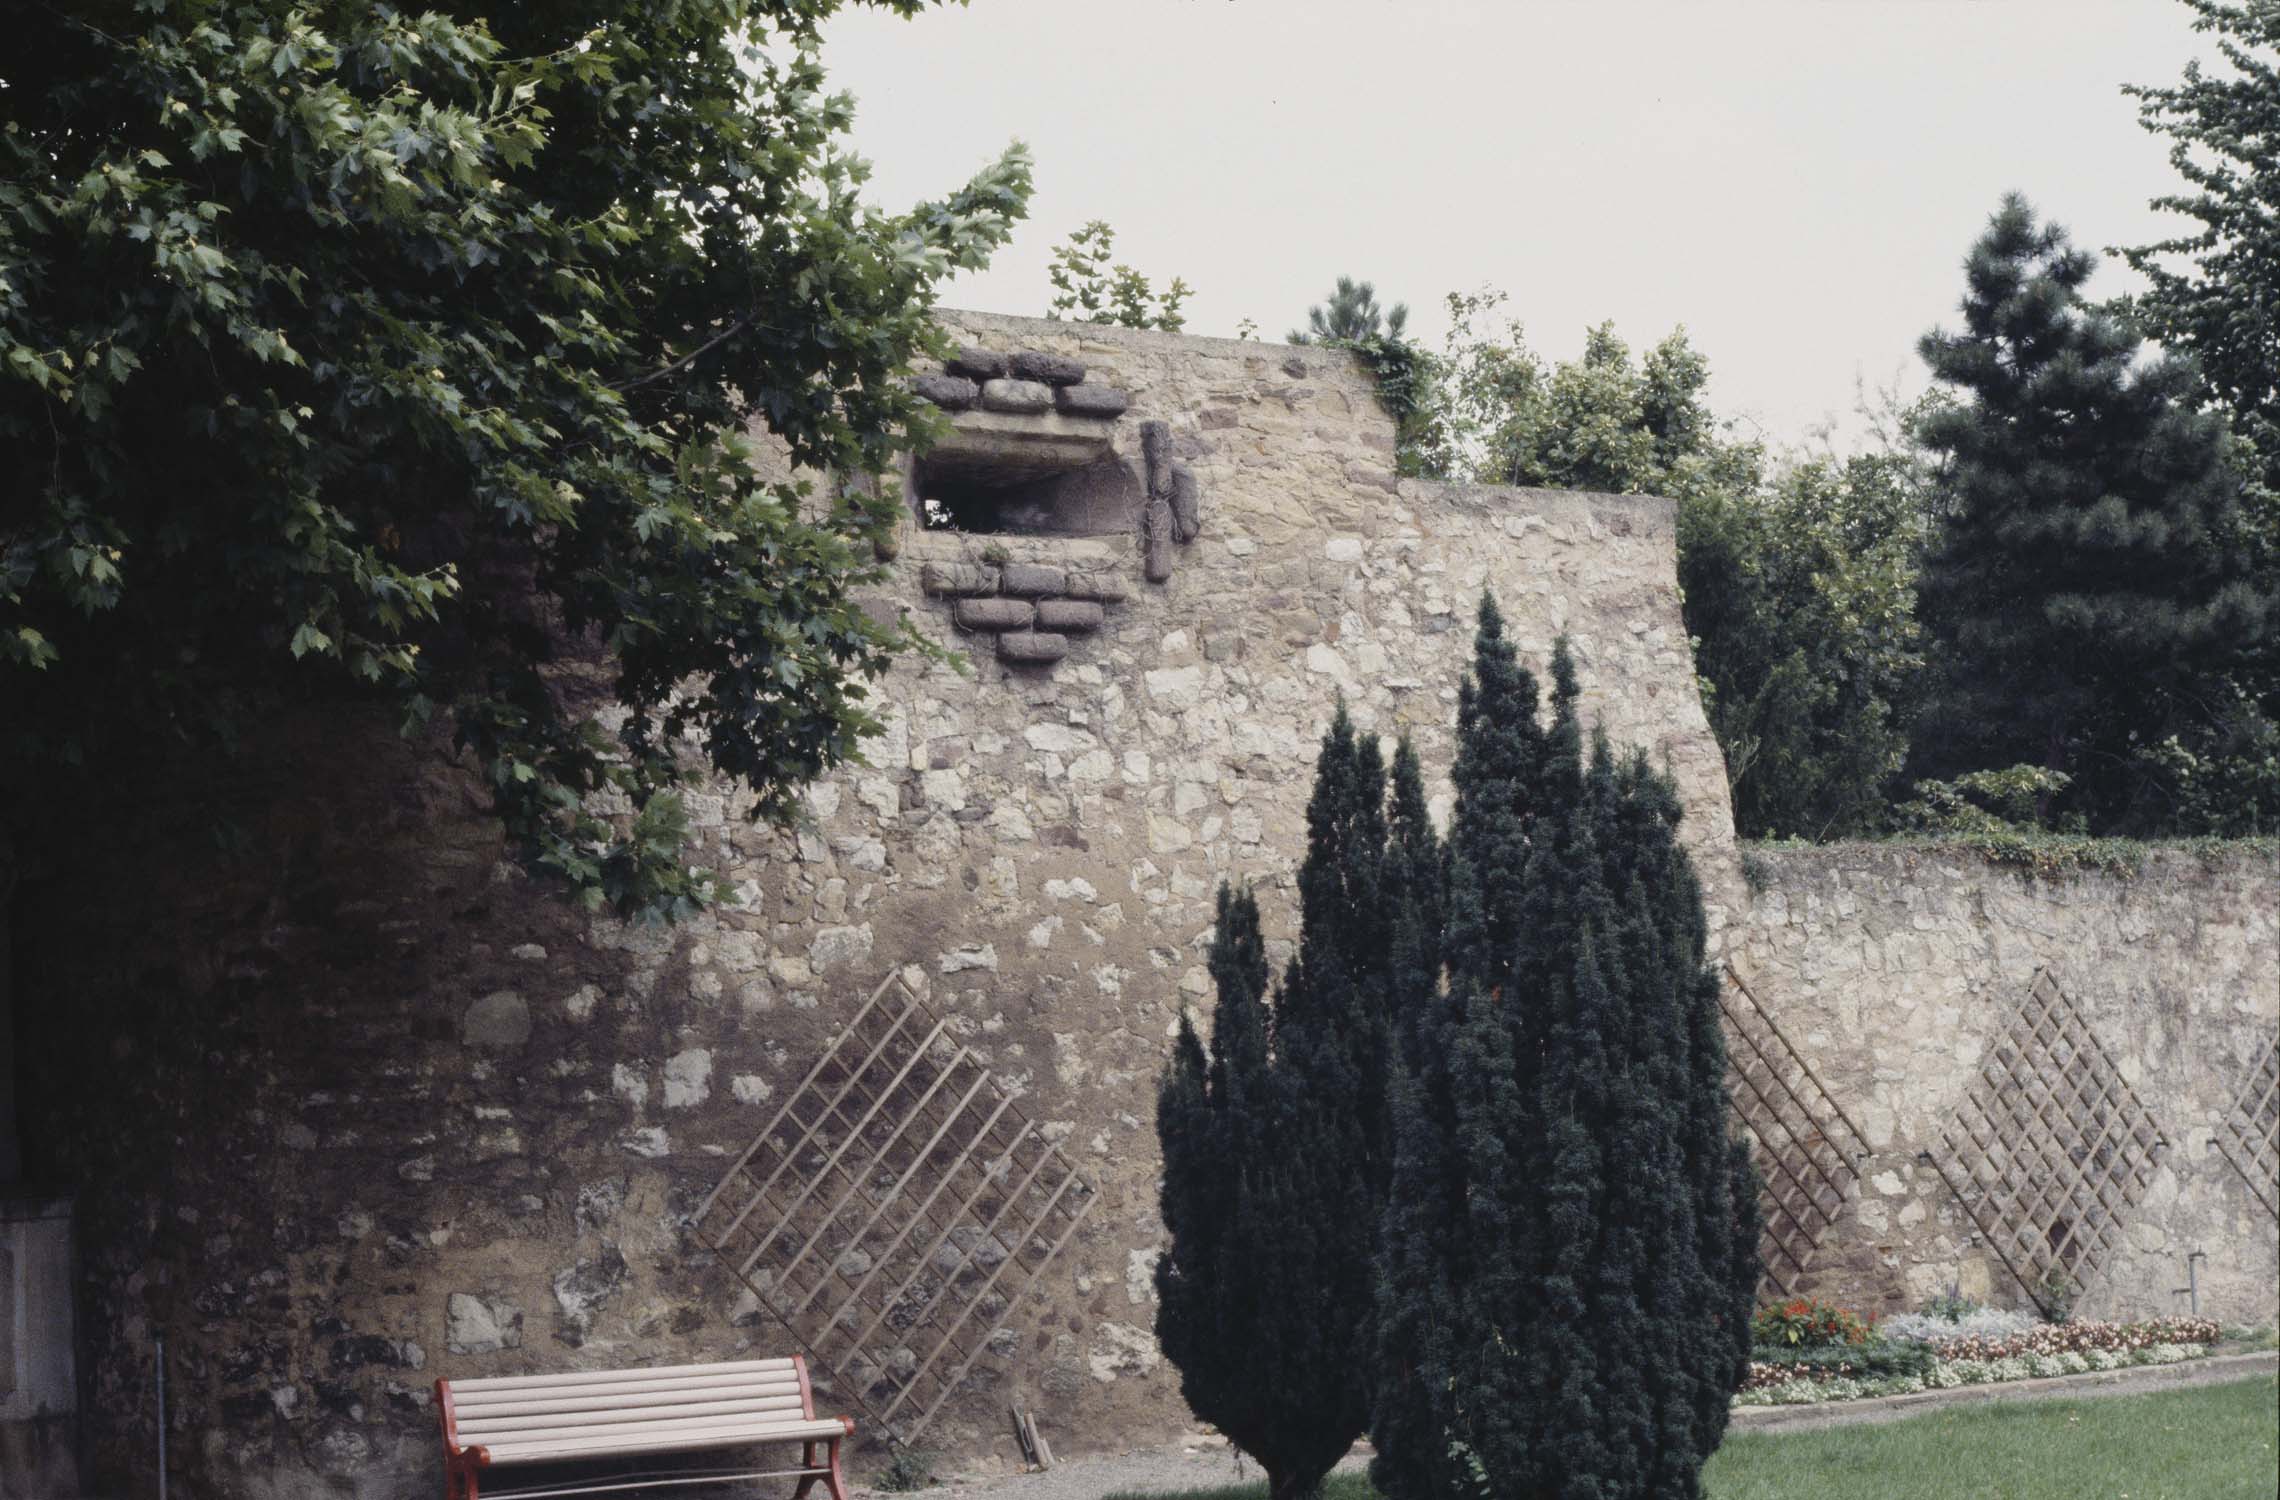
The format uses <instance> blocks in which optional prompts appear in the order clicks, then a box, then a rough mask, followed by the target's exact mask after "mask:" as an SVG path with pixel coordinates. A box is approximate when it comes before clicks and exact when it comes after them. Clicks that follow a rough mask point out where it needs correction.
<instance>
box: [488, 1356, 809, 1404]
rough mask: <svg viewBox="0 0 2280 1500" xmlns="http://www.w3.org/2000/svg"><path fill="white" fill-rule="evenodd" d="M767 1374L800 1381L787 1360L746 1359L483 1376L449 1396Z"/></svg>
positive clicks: (793, 1366) (790, 1362)
mask: <svg viewBox="0 0 2280 1500" xmlns="http://www.w3.org/2000/svg"><path fill="white" fill-rule="evenodd" d="M768 1374H773V1375H776V1376H779V1377H781V1378H784V1379H788V1380H794V1381H796V1380H798V1379H799V1371H798V1368H797V1367H796V1366H795V1365H794V1364H793V1363H792V1361H791V1360H790V1359H746V1360H730V1361H728V1362H725V1363H722V1364H713V1365H658V1366H656V1367H654V1368H652V1369H646V1370H573V1371H571V1372H569V1373H568V1374H564V1375H485V1376H482V1377H479V1378H477V1379H474V1380H454V1381H453V1382H451V1392H452V1395H453V1396H454V1397H459V1396H463V1395H482V1394H483V1393H485V1392H487V1391H499V1390H508V1389H529V1390H556V1389H559V1388H561V1387H563V1386H571V1385H595V1384H600V1383H607V1382H610V1381H627V1380H670V1379H673V1378H675V1377H681V1378H689V1377H699V1378H702V1377H710V1378H713V1379H719V1378H720V1377H722V1376H726V1375H768Z"/></svg>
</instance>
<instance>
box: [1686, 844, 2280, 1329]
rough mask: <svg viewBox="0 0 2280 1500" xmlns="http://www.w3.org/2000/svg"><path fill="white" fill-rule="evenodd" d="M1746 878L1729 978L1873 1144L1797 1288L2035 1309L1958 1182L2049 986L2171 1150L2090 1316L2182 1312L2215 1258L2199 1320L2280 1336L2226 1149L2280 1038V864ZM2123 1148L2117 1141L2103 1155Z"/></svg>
mask: <svg viewBox="0 0 2280 1500" xmlns="http://www.w3.org/2000/svg"><path fill="white" fill-rule="evenodd" d="M1747 867H1748V870H1749V873H1750V876H1751V878H1752V883H1753V884H1754V885H1755V887H1756V891H1755V899H1754V901H1753V903H1752V907H1751V912H1750V916H1749V918H1748V920H1747V921H1746V922H1744V923H1742V924H1740V925H1739V926H1738V927H1737V928H1736V929H1734V930H1733V931H1731V932H1729V934H1728V935H1727V936H1728V942H1727V949H1726V956H1727V959H1728V960H1729V961H1730V962H1731V964H1732V965H1733V968H1734V971H1735V972H1736V973H1737V974H1738V975H1739V976H1740V977H1741V979H1742V981H1743V982H1744V983H1745V984H1746V985H1747V986H1748V987H1749V989H1750V991H1751V992H1752V993H1753V994H1754V995H1755V996H1756V997H1757V999H1758V1001H1759V1003H1760V1004H1761V1005H1762V1006H1763V1008H1764V1011H1765V1013H1766V1014H1767V1015H1769V1016H1770V1017H1771V1018H1772V1020H1773V1022H1774V1023H1775V1024H1776V1025H1777V1026H1778V1027H1779V1029H1780V1030H1781V1032H1782V1033H1783V1034H1784V1035H1785V1036H1786V1037H1787V1038H1788V1040H1789V1041H1790V1042H1791V1043H1792V1044H1793V1045H1794V1047H1795V1048H1796V1050H1797V1052H1798V1053H1799V1054H1800V1055H1801V1057H1802V1059H1803V1060H1804V1062H1805V1064H1806V1065H1807V1066H1809V1067H1810V1069H1811V1070H1812V1072H1813V1073H1814V1074H1816V1075H1817V1076H1818V1078H1819V1080H1820V1082H1821V1083H1822V1084H1823V1085H1825V1087H1826V1089H1827V1094H1828V1098H1829V1099H1830V1100H1831V1101H1833V1103H1834V1105H1835V1106H1836V1108H1837V1109H1838V1110H1839V1111H1841V1112H1842V1114H1843V1116H1844V1117H1846V1119H1847V1120H1849V1121H1850V1123H1851V1124H1852V1125H1853V1126H1855V1127H1857V1129H1858V1131H1859V1132H1860V1134H1861V1136H1862V1137H1863V1138H1864V1139H1865V1145H1866V1147H1867V1154H1866V1157H1865V1159H1864V1160H1861V1161H1860V1162H1859V1164H1858V1173H1859V1182H1858V1185H1857V1187H1855V1188H1854V1190H1853V1192H1852V1194H1851V1197H1850V1199H1849V1201H1848V1202H1847V1203H1846V1205H1845V1206H1844V1208H1843V1209H1842V1210H1841V1211H1840V1212H1839V1213H1838V1215H1837V1217H1836V1221H1835V1223H1834V1224H1833V1225H1831V1226H1830V1227H1829V1229H1828V1231H1827V1233H1826V1234H1825V1235H1824V1236H1823V1237H1822V1239H1821V1242H1820V1244H1819V1246H1818V1248H1817V1250H1816V1251H1815V1253H1814V1254H1813V1255H1812V1256H1811V1257H1810V1266H1809V1269H1808V1272H1807V1274H1806V1275H1805V1276H1804V1277H1803V1278H1802V1280H1801V1285H1802V1287H1803V1288H1805V1289H1810V1290H1813V1291H1816V1292H1818V1293H1820V1294H1822V1295H1827V1296H1831V1297H1835V1298H1837V1299H1839V1300H1843V1301H1847V1302H1851V1303H1855V1304H1858V1305H1863V1306H1867V1307H1884V1308H1892V1307H1900V1306H1913V1305H1914V1304H1916V1303H1918V1302H1920V1301H1921V1300H1922V1299H1923V1298H1925V1297H1928V1296H1931V1295H1934V1294H1936V1293H1939V1292H1941V1291H1944V1290H1945V1289H1946V1288H1947V1287H1948V1286H1950V1285H1951V1284H1956V1285H1960V1286H1961V1288H1962V1290H1963V1291H1964V1292H1965V1293H1966V1294H1968V1295H1971V1296H1974V1297H1978V1298H1982V1299H1988V1298H1992V1299H1993V1300H1995V1301H1998V1302H2002V1303H2005V1304H2009V1305H2014V1306H2020V1305H2025V1304H2026V1302H2027V1297H2028V1290H2027V1288H2025V1287H2023V1286H2021V1285H2020V1284H2019V1283H2018V1281H2017V1279H2016V1278H2014V1277H2013V1275H2012V1274H2011V1272H2010V1271H2009V1270H2008V1269H2007V1268H2006V1266H2005V1264H2004V1262H2003V1259H2002V1258H2001V1257H2000V1256H1999V1255H1997V1254H1996V1253H1995V1250H1994V1247H1993V1246H1992V1245H1991V1244H1990V1243H1989V1242H1988V1239H1987V1236H1986V1235H1984V1234H1983V1233H1982V1232H1981V1231H1980V1229H1979V1227H1978V1226H1977V1225H1976V1224H1975V1223H1974V1222H1973V1220H1972V1218H1971V1216H1970V1215H1969V1214H1968V1213H1967V1212H1966V1211H1965V1208H1964V1205H1963V1203H1962V1201H1961V1200H1960V1199H1959V1198H1958V1196H1957V1194H1956V1192H1955V1191H1953V1190H1952V1189H1951V1186H1950V1182H1949V1178H1954V1179H1956V1180H1957V1181H1958V1182H1964V1181H1966V1180H1967V1179H1966V1176H1965V1174H1966V1172H1967V1169H1968V1160H1967V1159H1968V1157H1969V1156H1970V1155H1971V1151H1972V1148H1971V1147H1970V1145H1969V1143H1968V1140H1967V1136H1966V1132H1964V1131H1963V1130H1962V1129H1960V1128H1959V1121H1961V1120H1964V1119H1966V1118H1976V1116H1974V1115H1972V1113H1971V1109H1972V1105H1971V1100H1972V1096H1973V1093H1974V1090H1980V1091H1982V1097H1985V1094H1984V1091H1985V1090H1986V1089H1987V1087H1988V1085H1987V1084H1986V1083H1985V1082H1984V1081H1983V1079H1984V1076H1985V1075H1986V1074H1988V1073H1989V1072H1990V1071H1991V1068H1990V1063H1991V1060H1992V1059H1993V1058H1994V1055H1995V1054H1997V1053H1998V1052H1999V1051H2001V1050H2002V1049H2004V1048H2005V1047H2006V1046H2007V1045H2009V1043H2010V1039H2011V1038H2012V1037H2013V1036H2014V1031H2013V1028H2014V1027H2015V1025H2016V1024H2017V1021H2018V1017H2019V1014H2020V1011H2021V1008H2022V1006H2024V1005H2026V1004H2027V1002H2028V992H2029V989H2030V986H2031V985H2032V984H2033V983H2034V982H2035V980H2036V977H2037V975H2038V974H2040V975H2045V976H2047V978H2048V980H2049V981H2050V982H2051V983H2052V984H2053V985H2054V986H2055V989H2056V991H2057V992H2058V993H2059V994H2061V995H2062V996H2063V997H2064V999H2063V1003H2064V1005H2065V1006H2067V1007H2070V1008H2071V1010H2072V1013H2073V1016H2074V1017H2075V1019H2076V1020H2077V1021H2078V1022H2079V1025H2080V1028H2081V1029H2082V1030H2083V1031H2084V1032H2086V1033H2087V1035H2088V1037H2089V1038H2090V1039H2091V1043H2092V1045H2094V1046H2095V1047H2097V1048H2099V1049H2102V1050H2103V1051H2104V1052H2105V1053H2106V1054H2107V1056H2108V1057H2109V1058H2110V1060H2111V1063H2112V1065H2113V1067H2114V1069H2115V1070H2116V1072H2118V1074H2119V1076H2120V1077H2121V1079H2123V1080H2124V1081H2125V1082H2126V1084H2127V1088H2128V1090H2129V1091H2130V1092H2131V1093H2133V1094H2134V1095H2135V1096H2136V1099H2137V1100H2138V1101H2139V1102H2140V1103H2141V1104H2142V1106H2143V1108H2144V1110H2145V1112H2146V1115H2147V1116H2148V1117H2149V1119H2150V1122H2151V1124H2152V1126H2153V1127H2154V1129H2155V1130H2156V1131H2157V1132H2158V1134H2159V1136H2160V1137H2161V1138H2162V1141H2163V1145H2162V1146H2161V1147H2160V1149H2159V1150H2158V1151H2157V1152H2155V1153H2153V1156H2154V1157H2155V1158H2156V1159H2154V1160H2152V1161H2151V1162H2150V1166H2149V1177H2150V1180H2149V1181H2147V1182H2146V1183H2145V1184H2144V1186H2143V1187H2142V1189H2134V1190H2133V1193H2134V1201H2131V1202H2130V1203H2129V1204H2128V1206H2127V1207H2126V1208H2125V1209H2124V1211H2123V1212H2122V1214H2121V1222H2120V1231H2121V1233H2120V1243H2119V1245H2118V1246H2117V1248H2116V1249H2115V1251H2114V1253H2113V1255H2112V1256H2111V1258H2110V1260H2109V1261H2108V1262H2107V1264H2106V1265H2105V1266H2104V1268H2103V1269H2102V1271H2101V1272H2100V1273H2099V1274H2097V1275H2096V1276H2094V1277H2090V1278H2087V1280H2086V1284H2085V1285H2084V1286H2083V1287H2082V1288H2081V1294H2082V1295H2081V1297H2080V1301H2079V1308H2080V1310H2081V1311H2082V1312H2084V1313H2085V1314H2090V1315H2098V1316H2112V1317H2144V1316H2153V1315H2157V1314H2167V1313H2173V1312H2182V1311H2183V1310H2184V1308H2185V1299H2184V1298H2183V1297H2181V1296H2178V1295H2176V1294H2175V1292H2174V1289H2175V1288H2181V1287H2184V1286H2185V1285H2187V1281H2188V1275H2187V1269H2186V1263H2185V1257H2186V1255H2187V1254H2188V1253H2189V1252H2191V1251H2194V1250H2201V1251H2204V1252H2206V1254H2207V1256H2208V1259H2207V1260H2206V1261H2205V1262H2204V1263H2202V1265H2201V1266H2200V1268H2199V1277H2200V1285H2201V1307H2202V1310H2203V1311H2204V1312H2206V1313H2209V1314H2210V1315H2212V1316H2216V1317H2220V1318H2224V1319H2227V1320H2229V1321H2234V1322H2244V1323H2265V1324H2269V1323H2271V1322H2273V1321H2274V1320H2275V1313H2276V1311H2280V1303H2276V1298H2280V1291H2276V1288H2280V1232H2276V1226H2275V1222H2274V1219H2273V1216H2272V1213H2271V1211H2270V1210H2269V1209H2267V1208H2266V1207H2265V1206H2264V1204H2263V1203H2260V1202H2259V1201H2258V1199H2257V1197H2256V1195H2255V1194H2254V1193H2253V1192H2252V1191H2251V1189H2250V1186H2249V1183H2248V1181H2247V1179H2246V1178H2245V1177H2244V1176H2243V1174H2242V1172H2241V1171H2240V1170H2239V1169H2238V1168H2237V1167H2236V1166H2235V1165H2234V1164H2233V1160H2232V1159H2228V1157H2227V1154H2226V1152H2225V1150H2224V1149H2223V1147H2224V1145H2226V1144H2228V1143H2229V1144H2233V1145H2234V1147H2235V1149H2234V1151H2233V1156H2234V1157H2236V1158H2237V1157H2239V1156H2241V1155H2242V1153H2241V1151H2240V1150H2239V1148H2238V1144H2237V1142H2228V1139H2227V1137H2226V1131H2227V1130H2228V1128H2229V1127H2228V1125H2227V1121H2228V1118H2230V1117H2232V1116H2233V1114H2234V1111H2235V1106H2236V1104H2237V1103H2238V1102H2239V1101H2240V1099H2241V1097H2242V1094H2243V1092H2244V1091H2245V1090H2247V1089H2249V1088H2250V1087H2251V1085H2252V1082H2253V1081H2254V1080H2255V1079H2257V1078H2259V1077H2261V1076H2262V1070H2263V1069H2265V1068H2266V1067H2268V1066H2269V1060H2270V1056H2271V1052H2272V1048H2273V1046H2274V1043H2275V1036H2276V1033H2280V860H2275V859H2274V858H2272V857H2270V856H2266V855H2258V854H2250V853H2232V854H2219V855H2214V856H2209V857H2203V856H2202V855H2200V854H2197V853H2188V852H2181V851H2179V852H2161V851H2156V852H2153V853H2151V854H2150V855H2149V856H2148V858H2147V860H2146V862H2145V866H2144V868H2143V869H2142V871H2140V872H2139V873H2137V874H2135V875H2128V876H2122V875H2110V874H2091V873H2077V874H2070V875H2066V876H2063V877H2060V878H2055V879H2038V878H2036V877H2033V876H2030V875H2025V874H2021V873H2018V872H2015V871H2011V870H2006V869H2001V868H1997V867H1995V866H1992V865H1990V864H1988V863H1987V862H1986V861H1985V860H1984V859H1982V858H1980V857H1979V856H1977V855H1975V854H1972V853H1970V852H1968V851H1960V850H1941V849H1936V848H1906V847H1895V846H1890V845H1856V846H1843V845H1840V846H1833V847H1823V848H1814V849H1789V848H1783V849H1760V850H1753V851H1752V852H1750V853H1749V854H1748V856H1747ZM1992 1071H1995V1072H1997V1073H2000V1072H2001V1071H2002V1070H2001V1069H1999V1068H1998V1069H1993V1070H1992ZM1823 1124H1824V1125H1825V1126H1826V1127H1827V1128H1828V1129H1829V1132H1830V1134H1831V1136H1832V1138H1834V1137H1837V1136H1839V1135H1841V1134H1842V1133H1843V1122H1840V1121H1837V1120H1834V1119H1825V1120H1824V1121H1823ZM2007 1144H2009V1145H2017V1144H2021V1142H2019V1141H2013V1142H2009V1143H2007ZM2131 1149H2132V1148H2131V1147H2129V1145H2128V1144H2127V1143H2126V1142H2125V1141H2124V1140H2123V1139H2122V1135H2121V1132H2120V1131H2119V1130H2117V1131H2116V1132H2115V1133H2114V1134H2113V1136H2112V1137H2111V1138H2110V1139H2109V1141H2108V1143H2107V1145H2106V1146H2105V1147H2104V1148H2102V1150H2104V1151H2107V1152H2111V1153H2115V1154H2116V1155H2117V1156H2119V1157H2123V1158H2126V1157H2128V1156H2129V1155H2130V1154H2131ZM2078 1164H2079V1163H2078ZM2087 1164H2088V1165H2092V1166H2096V1165H2099V1163H2096V1162H2092V1163H2087ZM2115 1165H2116V1166H2123V1165H2126V1162H2125V1161H2119V1160H2118V1161H2116V1162H2115ZM1943 1166H1944V1167H1945V1168H1946V1169H1947V1176H1943V1174H1942V1170H1941V1169H1942V1167H1943ZM2271 1191H2272V1187H2271V1184H2270V1183H2267V1184H2266V1185H2265V1192H2266V1194H2267V1195H2268V1196H2269V1195H2270V1193H2271ZM2022 1207H2023V1208H2024V1209H2025V1210H2026V1211H2027V1212H2028V1214H2029V1216H2030V1217H2031V1216H2032V1215H2033V1214H2034V1213H2035V1212H2037V1211H2038V1210H2037V1208H2036V1205H2035V1204H2033V1203H2031V1202H2030V1203H2027V1204H2024V1205H2022ZM2040 1211H2041V1212H2043V1213H2045V1214H2046V1215H2047V1214H2048V1213H2050V1212H2052V1211H2053V1206H2048V1205H2046V1206H2045V1207H2044V1208H2043V1209H2042V1210H2040ZM2057 1232H2060V1233H2063V1232H2064V1230H2063V1228H2060V1229H2059V1230H2058V1231H2057Z"/></svg>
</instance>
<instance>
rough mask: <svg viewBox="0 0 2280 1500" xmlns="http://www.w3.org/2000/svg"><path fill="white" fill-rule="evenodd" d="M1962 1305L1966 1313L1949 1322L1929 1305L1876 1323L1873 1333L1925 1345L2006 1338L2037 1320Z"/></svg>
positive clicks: (2028, 1327)
mask: <svg viewBox="0 0 2280 1500" xmlns="http://www.w3.org/2000/svg"><path fill="white" fill-rule="evenodd" d="M1963 1306H1964V1307H1966V1308H1968V1309H1969V1311H1966V1312H1960V1313H1958V1314H1957V1315H1956V1316H1955V1317H1954V1318H1952V1319H1951V1318H1947V1317H1943V1316H1940V1315H1939V1314H1936V1313H1934V1312H1932V1311H1931V1310H1930V1307H1929V1305H1927V1307H1926V1310H1925V1311H1923V1312H1913V1313H1896V1314H1894V1315H1893V1316H1892V1317H1889V1318H1886V1319H1884V1320H1883V1321H1882V1322H1880V1323H1878V1324H1877V1325H1876V1331H1877V1332H1878V1333H1880V1334H1882V1335H1884V1336H1885V1337H1886V1338H1888V1339H1899V1340H1902V1341H1904V1342H1907V1343H1914V1344H1929V1343H1937V1342H1938V1341H1940V1340H1942V1339H1960V1338H1985V1339H2007V1338H2011V1337H2014V1336H2015V1335H2018V1334H2022V1333H2025V1332H2026V1331H2027V1330H2029V1329H2030V1328H2034V1327H2037V1326H2039V1324H2040V1321H2041V1320H2040V1319H2038V1318H2035V1317H2032V1316H2030V1315H2029V1314H2027V1313H2018V1312H2011V1311H2008V1310H2007V1309H2004V1308H2000V1307H1979V1306H1976V1305H1973V1304H1971V1303H1964V1304H1963Z"/></svg>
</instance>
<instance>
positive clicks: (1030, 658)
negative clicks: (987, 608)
mask: <svg viewBox="0 0 2280 1500" xmlns="http://www.w3.org/2000/svg"><path fill="white" fill-rule="evenodd" d="M1068 654H1069V638H1068V637H1067V636H1065V635H1053V634H1050V633H1048V632H1046V631H1041V630H1009V631H1007V632H1006V633H1005V634H1004V635H1001V636H999V637H998V656H999V658H1000V659H1001V660H1004V661H1023V662H1045V661H1059V660H1060V659H1061V658H1062V657H1064V656H1067V655H1068Z"/></svg>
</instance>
